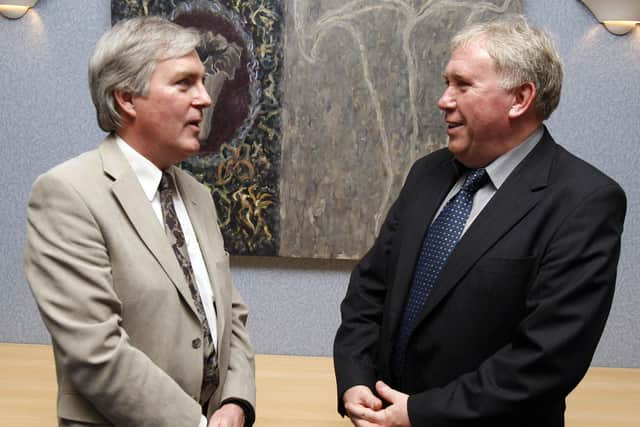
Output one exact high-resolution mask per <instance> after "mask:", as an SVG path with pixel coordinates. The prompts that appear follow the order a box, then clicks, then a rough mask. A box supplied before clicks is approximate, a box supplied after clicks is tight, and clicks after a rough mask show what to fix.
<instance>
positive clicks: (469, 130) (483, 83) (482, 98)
mask: <svg viewBox="0 0 640 427" xmlns="http://www.w3.org/2000/svg"><path fill="white" fill-rule="evenodd" d="M444 80H445V84H446V85H447V87H446V89H445V91H444V93H443V94H442V97H440V99H439V100H438V107H439V108H440V109H441V110H442V111H443V112H444V120H445V122H446V124H447V135H448V136H449V150H450V151H451V152H452V153H453V154H454V156H455V157H456V158H457V159H458V160H459V161H460V162H461V163H462V164H464V165H465V166H467V167H472V168H478V167H484V166H486V165H487V164H489V163H490V162H492V161H493V160H495V159H496V158H497V157H499V156H500V155H502V154H504V153H506V152H507V151H509V149H511V148H512V145H511V141H510V138H509V134H510V121H509V110H510V108H511V107H512V105H513V101H514V96H513V94H512V93H511V91H509V90H506V89H503V88H501V87H500V76H499V75H498V73H497V71H496V69H495V66H494V61H493V59H492V58H491V57H490V56H489V54H488V53H487V51H486V50H484V48H483V47H482V45H481V44H480V43H478V42H472V43H471V44H469V45H467V46H463V47H461V48H459V49H456V50H455V51H454V52H453V55H451V59H450V60H449V63H448V64H447V67H446V68H445V71H444Z"/></svg>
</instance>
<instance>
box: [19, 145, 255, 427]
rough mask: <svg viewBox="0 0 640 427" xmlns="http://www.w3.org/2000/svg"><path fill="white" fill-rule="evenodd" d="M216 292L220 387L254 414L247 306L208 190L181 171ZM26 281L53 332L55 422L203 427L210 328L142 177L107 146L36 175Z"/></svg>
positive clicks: (218, 395)
mask: <svg viewBox="0 0 640 427" xmlns="http://www.w3.org/2000/svg"><path fill="white" fill-rule="evenodd" d="M174 173H175V176H176V184H177V187H178V189H179V191H180V195H181V197H182V199H183V200H184V204H185V206H186V209H187V212H188V214H189V218H190V219H191V222H192V224H193V228H194V230H195V233H196V236H197V239H198V243H199V244H200V248H201V251H202V255H203V257H204V260H205V264H206V267H207V271H208V272H209V277H210V278H211V283H212V286H213V290H214V296H215V301H214V304H215V307H216V313H217V332H218V340H217V346H216V348H217V356H218V365H219V368H220V386H219V387H218V389H217V391H216V392H215V394H214V395H213V397H212V399H211V402H210V405H209V408H208V411H207V412H208V415H210V414H211V413H212V412H213V411H214V410H215V409H216V408H218V407H219V405H220V402H221V401H223V400H225V399H228V398H239V399H244V400H246V401H248V402H249V403H251V405H253V406H254V407H255V366H254V355H253V350H252V348H251V344H250V342H249V338H248V336H247V333H246V330H245V322H246V319H247V308H246V306H245V304H244V302H243V301H242V299H241V297H240V296H239V295H238V293H237V292H236V290H235V288H234V287H233V286H232V283H231V276H230V271H229V256H228V254H227V253H226V252H225V250H224V247H223V241H222V235H221V233H220V230H219V228H218V225H217V222H216V214H215V207H214V204H213V200H212V199H211V195H210V193H209V191H208V190H207V189H206V188H205V187H204V186H202V185H201V184H199V183H198V182H197V181H196V180H194V179H193V178H192V177H190V176H189V175H188V174H186V173H185V172H183V171H181V170H179V169H178V168H175V167H174ZM25 271H26V275H27V279H28V281H29V284H30V286H31V289H32V291H33V294H34V296H35V299H36V302H37V304H38V308H39V309H40V312H41V315H42V318H43V320H44V323H45V325H46V327H47V329H48V330H49V332H50V334H51V337H52V342H53V350H54V355H55V361H56V371H57V379H58V403H57V409H58V417H59V418H60V419H61V420H60V423H61V424H66V421H62V419H64V420H73V421H74V422H73V423H72V424H74V425H91V424H92V423H97V424H107V425H117V426H136V427H144V426H154V427H160V426H167V427H168V426H171V427H176V426H185V427H196V426H197V425H198V423H199V418H200V415H201V408H200V405H199V403H198V400H199V394H200V387H201V385H202V372H203V369H202V368H203V365H202V364H203V357H202V346H201V345H199V343H200V342H201V341H202V340H203V334H202V328H201V326H200V323H199V319H198V315H197V314H196V309H195V306H194V303H193V299H192V297H191V295H190V292H189V288H188V285H187V283H186V280H185V277H184V275H183V273H182V271H181V269H180V267H179V265H178V262H177V261H176V258H175V256H174V254H173V252H172V250H171V247H170V246H169V243H168V240H167V239H166V237H165V234H164V230H163V228H162V226H161V225H160V223H159V221H158V220H157V219H156V217H155V216H154V212H153V210H152V208H151V204H150V203H149V201H148V199H147V198H146V197H145V195H144V193H143V190H142V187H141V186H140V184H139V182H138V179H137V177H136V176H135V174H134V172H133V170H132V169H131V168H130V166H129V164H128V162H127V160H126V159H125V157H124V156H123V154H122V153H121V151H120V150H119V148H118V147H117V145H116V143H115V140H114V139H113V138H111V137H109V138H107V139H106V140H105V141H104V142H103V143H102V144H101V145H100V147H99V148H98V149H97V150H94V151H90V152H88V153H85V154H83V155H81V156H79V157H77V158H74V159H71V160H69V161H67V162H65V163H63V164H61V165H59V166H57V167H55V168H53V169H52V170H50V171H49V172H47V173H45V174H44V175H42V176H40V177H39V178H38V179H37V180H36V182H35V183H34V185H33V188H32V193H31V198H30V200H29V208H28V226H27V245H26V251H25Z"/></svg>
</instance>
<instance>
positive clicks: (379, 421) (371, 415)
mask: <svg viewBox="0 0 640 427" xmlns="http://www.w3.org/2000/svg"><path fill="white" fill-rule="evenodd" d="M359 418H360V420H361V421H365V422H367V423H368V424H370V425H375V426H377V425H381V426H382V425H386V424H385V422H386V421H387V410H386V409H382V410H379V411H374V410H371V409H369V408H364V409H363V410H362V411H361V413H360V417H359Z"/></svg>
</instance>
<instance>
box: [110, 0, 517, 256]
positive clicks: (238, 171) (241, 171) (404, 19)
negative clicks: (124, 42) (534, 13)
mask: <svg viewBox="0 0 640 427" xmlns="http://www.w3.org/2000/svg"><path fill="white" fill-rule="evenodd" d="M522 3H523V0H484V1H476V0H279V1H276V0H272V1H269V0H185V1H180V0H155V1H154V0H112V22H114V23H115V22H116V21H118V20H120V19H122V18H125V17H131V16H138V15H161V16H165V17H167V18H169V19H171V20H172V21H174V22H177V23H179V24H181V25H185V26H192V27H196V28H198V29H200V30H201V31H202V33H203V40H204V42H203V45H202V47H201V48H200V49H199V54H200V57H201V59H202V61H203V63H204V65H205V68H206V70H207V76H206V79H205V84H206V85H207V90H208V91H209V92H210V94H211V95H212V99H214V102H215V105H214V106H212V107H211V108H210V109H209V110H208V111H207V112H206V120H205V122H206V124H205V125H204V126H203V129H202V131H201V152H200V153H199V154H198V155H196V156H194V157H192V158H190V159H188V160H187V161H185V162H183V164H181V167H183V168H184V169H186V170H187V171H189V172H190V173H191V174H193V175H194V176H195V177H196V178H197V179H198V180H199V181H201V182H202V183H203V184H205V185H206V186H207V187H208V188H209V189H210V190H211V192H212V195H213V197H214V200H215V202H216V206H217V209H218V215H219V221H220V227H221V229H222V232H223V235H224V238H225V245H226V247H227V250H228V251H229V252H230V253H232V254H237V255H262V256H292V257H308V258H344V259H357V258H359V257H361V256H362V255H363V254H364V253H365V252H366V250H367V249H368V247H370V246H371V244H372V243H373V240H374V238H375V235H376V233H377V231H378V230H379V228H380V226H381V224H382V222H383V221H384V217H385V214H386V212H387V211H388V210H389V208H390V206H391V204H392V203H393V200H394V199H395V197H396V196H397V194H398V192H399V190H400V187H401V186H402V182H403V180H404V178H405V176H406V173H407V172H408V169H409V167H410V166H411V164H412V163H413V162H414V161H415V160H416V159H418V158H419V157H421V156H423V155H425V154H428V153H429V152H432V151H434V150H436V149H439V148H442V147H444V146H445V145H446V133H445V130H444V125H443V121H442V115H441V113H440V112H439V110H438V108H437V106H436V102H437V99H438V98H439V96H440V94H441V92H442V90H443V89H444V85H443V82H442V77H441V75H442V70H443V69H444V66H445V64H446V61H447V59H448V46H447V45H448V40H449V39H450V38H451V36H452V35H453V34H455V32H457V31H458V30H459V29H460V28H462V27H463V26H464V25H466V24H469V23H473V22H477V21H483V20H489V19H495V18H497V17H499V16H500V15H501V14H505V13H521V12H522V9H523V5H522Z"/></svg>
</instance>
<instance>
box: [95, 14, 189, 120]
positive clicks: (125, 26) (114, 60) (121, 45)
mask: <svg viewBox="0 0 640 427" xmlns="http://www.w3.org/2000/svg"><path fill="white" fill-rule="evenodd" d="M199 43H200V33H199V32H198V31H197V30H196V29H193V28H185V27H181V26H180V25H177V24H174V23H172V22H171V21H168V20H166V19H164V18H160V17H154V16H148V17H139V18H132V19H127V20H123V21H120V22H118V23H117V24H115V25H114V26H113V28H111V29H110V30H109V31H107V32H106V33H105V34H104V35H103V36H102V37H101V38H100V40H98V43H97V44H96V47H95V49H94V51H93V55H92V56H91V59H90V60H89V89H90V91H91V99H92V101H93V105H95V108H96V114H97V117H98V125H100V128H101V129H102V130H104V131H105V132H115V131H116V130H118V129H119V128H121V127H122V125H123V121H122V116H121V114H120V112H119V111H118V109H117V108H116V100H115V96H114V93H115V91H116V90H122V91H126V92H129V93H131V94H133V95H137V96H146V95H147V93H148V92H149V81H150V80H151V75H152V74H153V71H154V70H155V67H156V64H157V63H158V62H160V61H163V60H166V59H172V58H179V57H181V56H184V55H187V54H188V53H189V52H191V51H192V50H194V49H195V48H196V47H197V46H198V44H199Z"/></svg>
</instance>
